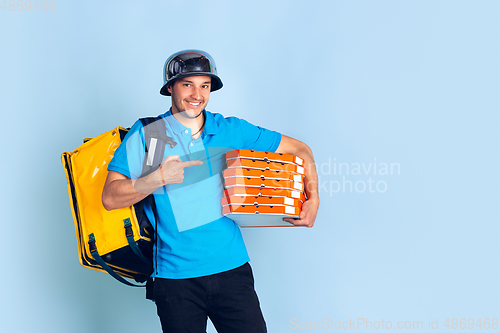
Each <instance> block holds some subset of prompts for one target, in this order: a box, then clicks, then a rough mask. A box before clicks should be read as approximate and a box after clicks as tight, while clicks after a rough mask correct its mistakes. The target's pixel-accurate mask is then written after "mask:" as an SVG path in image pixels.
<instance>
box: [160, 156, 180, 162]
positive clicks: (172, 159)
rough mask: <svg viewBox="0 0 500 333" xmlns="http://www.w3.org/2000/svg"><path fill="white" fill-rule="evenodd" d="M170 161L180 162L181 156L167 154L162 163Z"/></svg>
mask: <svg viewBox="0 0 500 333" xmlns="http://www.w3.org/2000/svg"><path fill="white" fill-rule="evenodd" d="M170 161H177V162H182V160H181V158H180V157H179V155H170V156H168V157H167V158H166V159H165V161H164V163H165V162H170Z"/></svg>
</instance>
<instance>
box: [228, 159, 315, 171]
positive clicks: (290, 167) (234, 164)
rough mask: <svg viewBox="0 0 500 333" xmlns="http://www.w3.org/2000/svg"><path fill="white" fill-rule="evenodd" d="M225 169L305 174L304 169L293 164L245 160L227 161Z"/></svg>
mask: <svg viewBox="0 0 500 333" xmlns="http://www.w3.org/2000/svg"><path fill="white" fill-rule="evenodd" d="M227 168H247V169H261V170H277V171H286V172H291V173H297V174H300V175H303V174H304V172H305V169H304V167H302V166H300V165H296V164H293V163H281V162H271V161H259V160H250V159H245V158H234V159H230V160H227Z"/></svg>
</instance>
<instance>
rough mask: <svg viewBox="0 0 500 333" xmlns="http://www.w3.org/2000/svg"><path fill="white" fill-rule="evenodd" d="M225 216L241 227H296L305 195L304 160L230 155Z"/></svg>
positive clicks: (276, 155)
mask: <svg viewBox="0 0 500 333" xmlns="http://www.w3.org/2000/svg"><path fill="white" fill-rule="evenodd" d="M226 162H227V169H225V170H224V187H225V190H224V195H225V196H224V197H223V198H222V202H221V205H222V214H223V215H224V216H227V217H228V218H230V219H231V220H233V221H235V222H236V223H238V225H239V226H241V227H278V226H282V227H286V226H289V227H292V226H293V224H291V223H289V222H285V221H283V218H284V217H289V218H298V217H299V214H300V211H301V209H302V203H303V202H304V201H305V200H306V198H305V192H304V174H305V169H304V160H303V159H301V158H300V157H298V156H295V155H289V154H280V153H269V152H263V151H254V150H246V149H237V150H232V151H228V152H227V153H226Z"/></svg>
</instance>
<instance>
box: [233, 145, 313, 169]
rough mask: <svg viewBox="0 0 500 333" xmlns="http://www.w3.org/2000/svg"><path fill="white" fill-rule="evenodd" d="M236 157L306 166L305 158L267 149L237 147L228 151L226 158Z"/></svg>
mask: <svg viewBox="0 0 500 333" xmlns="http://www.w3.org/2000/svg"><path fill="white" fill-rule="evenodd" d="M235 158H245V159H251V160H262V161H273V162H283V163H294V164H297V165H300V166H304V160H303V159H301V158H300V157H298V156H295V155H291V154H281V153H270V152H266V151H256V150H247V149H236V150H231V151H228V152H226V160H230V159H235Z"/></svg>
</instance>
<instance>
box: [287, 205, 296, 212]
mask: <svg viewBox="0 0 500 333" xmlns="http://www.w3.org/2000/svg"><path fill="white" fill-rule="evenodd" d="M285 213H286V214H295V207H290V206H286V207H285Z"/></svg>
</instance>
